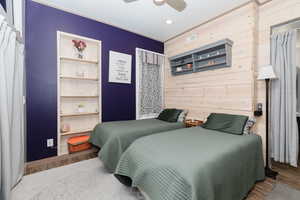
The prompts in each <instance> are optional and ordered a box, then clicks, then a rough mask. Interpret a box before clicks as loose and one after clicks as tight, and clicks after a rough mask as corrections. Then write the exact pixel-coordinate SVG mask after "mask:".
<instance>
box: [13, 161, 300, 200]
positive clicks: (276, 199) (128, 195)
mask: <svg viewBox="0 0 300 200" xmlns="http://www.w3.org/2000/svg"><path fill="white" fill-rule="evenodd" d="M299 199H300V191H298V190H295V189H292V188H290V187H288V186H287V185H283V184H280V183H277V185H276V187H275V189H274V190H273V191H272V192H271V193H270V194H269V195H268V196H267V200H299ZM12 200H145V199H144V198H143V196H142V195H141V194H140V193H139V192H138V191H137V190H135V189H131V188H128V187H125V186H123V185H122V184H120V183H119V181H118V180H117V179H116V178H114V177H113V175H112V174H109V173H107V172H106V171H105V169H104V167H103V165H102V163H101V161H100V160H99V159H98V158H94V159H90V160H86V161H82V162H78V163H75V164H71V165H67V166H63V167H58V168H54V169H50V170H47V171H42V172H39V173H36V174H32V175H28V176H25V177H24V178H23V180H22V181H21V182H20V184H19V185H17V187H16V188H15V189H14V191H13V198H12Z"/></svg>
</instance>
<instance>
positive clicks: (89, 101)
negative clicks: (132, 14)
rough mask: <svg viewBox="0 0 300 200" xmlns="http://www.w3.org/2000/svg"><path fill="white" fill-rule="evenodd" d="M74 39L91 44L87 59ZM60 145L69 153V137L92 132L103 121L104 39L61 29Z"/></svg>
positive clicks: (60, 151)
mask: <svg viewBox="0 0 300 200" xmlns="http://www.w3.org/2000/svg"><path fill="white" fill-rule="evenodd" d="M72 40H82V41H84V42H85V43H86V44H87V47H86V49H85V50H84V51H83V58H78V52H77V50H76V49H75V47H74V46H73V42H72ZM57 44H58V45H57V48H58V49H57V58H58V59H57V66H58V70H57V85H58V88H57V92H58V95H57V96H58V101H57V102H58V104H57V121H58V128H57V148H58V155H62V154H67V153H68V146H67V139H68V138H70V137H73V136H76V135H86V134H89V133H90V132H91V131H92V130H93V128H94V127H95V125H97V124H98V123H100V122H101V73H100V72H101V41H98V40H94V39H90V38H86V37H81V36H78V35H74V34H69V33H64V32H57Z"/></svg>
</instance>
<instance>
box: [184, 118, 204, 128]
mask: <svg viewBox="0 0 300 200" xmlns="http://www.w3.org/2000/svg"><path fill="white" fill-rule="evenodd" d="M184 123H185V126H186V127H187V128H189V127H195V126H201V125H202V124H203V121H202V120H194V121H192V120H191V119H187V120H185V122H184Z"/></svg>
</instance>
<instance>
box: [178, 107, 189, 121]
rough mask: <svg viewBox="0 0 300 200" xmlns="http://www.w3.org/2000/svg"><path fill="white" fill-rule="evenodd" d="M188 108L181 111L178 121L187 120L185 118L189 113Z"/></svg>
mask: <svg viewBox="0 0 300 200" xmlns="http://www.w3.org/2000/svg"><path fill="white" fill-rule="evenodd" d="M188 112H189V111H188V110H183V111H182V112H181V113H180V115H179V116H178V118H177V122H184V121H185V118H186V116H187V114H188Z"/></svg>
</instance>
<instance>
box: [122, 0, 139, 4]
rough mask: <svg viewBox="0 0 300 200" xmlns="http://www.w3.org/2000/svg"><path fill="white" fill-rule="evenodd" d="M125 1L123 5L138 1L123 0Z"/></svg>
mask: <svg viewBox="0 0 300 200" xmlns="http://www.w3.org/2000/svg"><path fill="white" fill-rule="evenodd" d="M123 1H125V3H131V2H134V1H138V0H123Z"/></svg>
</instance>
